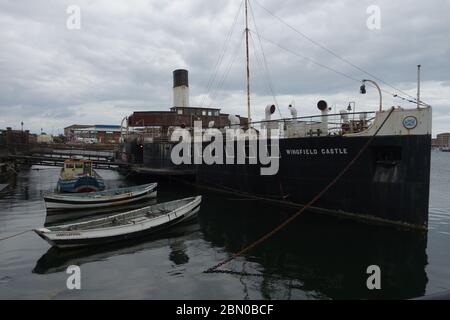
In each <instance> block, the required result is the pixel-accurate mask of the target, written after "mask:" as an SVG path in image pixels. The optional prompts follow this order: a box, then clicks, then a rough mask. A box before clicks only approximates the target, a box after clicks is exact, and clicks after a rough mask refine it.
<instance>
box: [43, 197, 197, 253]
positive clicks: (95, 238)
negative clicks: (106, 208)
mask: <svg viewBox="0 0 450 320" xmlns="http://www.w3.org/2000/svg"><path fill="white" fill-rule="evenodd" d="M201 201H202V197H201V196H197V197H192V198H186V199H181V200H175V201H171V202H165V203H159V204H155V205H152V206H148V207H144V208H141V209H137V210H132V211H128V212H125V213H121V214H116V215H111V216H108V217H106V218H101V219H93V220H89V221H84V222H78V223H72V224H65V225H59V226H53V227H48V228H39V229H35V230H34V231H35V232H36V233H37V234H38V235H39V236H40V237H41V238H43V239H44V240H46V241H47V242H48V243H50V244H51V245H52V246H56V247H60V248H67V247H80V246H89V245H95V244H99V243H108V242H114V241H119V240H125V239H130V238H136V237H140V236H143V235H147V234H149V233H152V232H156V231H159V230H161V229H165V228H168V227H170V226H173V225H176V224H178V223H180V222H183V221H185V220H188V219H189V218H192V217H193V216H195V214H196V213H197V212H198V211H199V210H200V203H201Z"/></svg>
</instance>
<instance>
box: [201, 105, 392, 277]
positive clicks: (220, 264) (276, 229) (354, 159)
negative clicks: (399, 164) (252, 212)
mask: <svg viewBox="0 0 450 320" xmlns="http://www.w3.org/2000/svg"><path fill="white" fill-rule="evenodd" d="M393 112H394V108H393V107H392V108H391V110H390V111H389V114H388V115H387V116H386V118H385V119H384V120H383V122H382V123H381V125H380V127H379V128H378V129H377V130H376V131H375V133H374V134H373V135H372V136H371V137H370V138H369V140H367V142H366V143H365V144H364V146H363V147H362V148H361V149H360V150H359V151H358V153H357V154H356V155H355V157H353V159H352V160H351V161H350V162H349V163H348V164H347V165H346V166H345V168H344V169H342V171H341V172H340V173H339V174H338V175H337V176H336V177H335V178H334V179H333V180H332V181H331V182H330V183H329V184H328V185H327V186H326V187H325V188H324V189H322V191H320V192H319V193H318V194H317V195H316V196H315V197H314V198H313V199H312V200H311V201H309V202H308V203H307V204H306V205H305V206H304V207H303V208H301V209H300V210H299V211H297V212H296V213H295V214H294V215H292V216H291V217H289V218H288V219H286V220H285V221H284V222H283V223H281V224H280V225H278V226H277V227H276V228H274V229H273V230H272V231H270V232H268V233H266V234H265V235H264V236H262V237H261V238H259V239H258V240H256V241H254V242H253V243H251V244H249V245H247V246H246V247H244V248H243V249H241V250H240V251H239V252H237V253H234V254H232V255H231V256H230V257H228V258H226V259H225V260H223V261H221V262H220V263H218V264H216V265H215V266H213V267H211V268H209V269H207V270H205V271H203V272H204V273H228V274H236V271H231V270H217V269H218V268H220V267H221V266H223V265H225V264H227V263H228V262H230V261H232V260H234V259H235V258H237V257H239V256H242V255H243V254H245V253H247V252H248V251H250V250H251V249H253V248H254V247H256V246H257V245H259V244H261V243H263V242H264V241H266V240H267V239H269V238H270V237H272V236H273V235H274V234H276V233H277V232H278V231H280V230H281V229H283V228H284V227H286V226H287V225H288V224H289V223H291V222H292V221H293V220H294V219H295V218H297V217H298V216H299V215H301V214H302V213H303V212H305V211H306V210H307V209H308V208H310V207H311V206H312V205H313V204H314V203H315V202H317V201H318V200H319V199H320V198H321V197H322V196H323V195H324V194H325V193H326V192H327V191H328V190H329V189H330V188H331V187H332V186H334V185H335V184H336V183H337V182H338V181H339V179H341V178H342V176H343V175H344V174H345V173H346V172H347V171H348V170H349V169H350V168H351V167H352V165H353V164H354V163H355V162H356V160H358V159H359V157H360V156H361V155H362V154H363V152H364V151H365V150H366V149H367V148H368V147H369V145H370V144H371V143H372V141H373V139H374V138H375V137H376V135H377V134H378V133H379V132H380V130H381V129H382V128H383V126H384V125H385V124H386V122H387V120H388V119H389V117H390V116H391V114H392V113H393ZM239 274H241V273H239ZM251 275H254V274H251Z"/></svg>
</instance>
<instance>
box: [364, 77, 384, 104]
mask: <svg viewBox="0 0 450 320" xmlns="http://www.w3.org/2000/svg"><path fill="white" fill-rule="evenodd" d="M366 82H369V83H371V84H373V85H374V86H375V88H377V89H378V94H379V95H380V111H382V110H383V97H382V95H381V88H380V86H379V85H378V84H377V83H376V82H375V81H373V80H367V79H364V80H363V81H362V83H363V84H362V86H361V87H360V89H359V90H360V92H361V94H366Z"/></svg>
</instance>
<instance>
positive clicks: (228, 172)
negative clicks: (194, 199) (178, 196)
mask: <svg viewBox="0 0 450 320" xmlns="http://www.w3.org/2000/svg"><path fill="white" fill-rule="evenodd" d="M368 139H370V136H359V137H342V136H332V137H330V136H327V137H301V138H287V139H280V140H279V148H280V161H279V170H278V173H277V174H275V175H272V176H264V175H261V174H260V168H261V166H260V165H249V164H227V165H225V164H223V165H218V164H215V165H206V164H203V165H200V166H198V168H197V176H196V178H197V182H198V183H199V184H200V185H203V186H208V187H213V188H216V189H220V190H224V191H232V192H237V193H247V194H252V195H257V196H260V197H265V198H269V199H282V200H283V201H286V202H292V203H296V204H299V205H304V204H306V203H308V202H309V201H311V200H312V199H313V198H314V197H315V196H316V195H317V194H319V193H320V192H321V191H322V190H323V189H324V188H325V187H326V186H327V185H328V184H329V183H330V182H331V181H332V180H333V179H334V178H335V177H336V176H337V175H338V174H339V173H340V172H341V171H342V170H343V169H344V167H345V166H347V164H348V163H349V162H350V161H351V160H352V159H353V158H354V157H355V156H356V154H357V153H358V152H359V151H360V150H361V149H362V148H363V146H364V144H366V142H367V140H368ZM430 153H431V136H430V135H428V134H424V135H396V136H394V135H392V136H377V137H375V138H374V140H373V141H372V142H371V144H370V146H369V147H368V148H367V149H366V150H365V151H364V152H363V153H362V155H361V156H360V157H359V158H358V160H357V161H356V162H355V163H354V164H353V165H352V166H351V168H350V169H349V170H348V171H347V172H346V173H345V175H344V176H343V177H342V178H341V179H340V180H339V181H338V182H337V183H336V184H335V185H334V186H333V187H332V188H331V189H330V190H328V191H327V193H326V194H324V195H323V196H322V197H321V198H320V199H319V200H318V201H317V202H316V203H314V204H313V207H315V208H319V209H323V210H326V211H330V212H335V213H342V214H346V215H353V216H356V217H363V218H368V219H372V220H378V221H383V222H393V223H398V224H404V225H409V226H413V227H418V228H424V229H425V228H427V224H428V201H429V181H430V156H431V154H430Z"/></svg>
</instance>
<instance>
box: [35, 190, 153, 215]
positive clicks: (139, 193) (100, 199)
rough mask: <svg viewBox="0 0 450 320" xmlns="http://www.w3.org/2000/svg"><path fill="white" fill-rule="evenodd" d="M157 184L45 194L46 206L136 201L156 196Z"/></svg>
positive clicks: (76, 206) (79, 206) (81, 206)
mask: <svg viewBox="0 0 450 320" xmlns="http://www.w3.org/2000/svg"><path fill="white" fill-rule="evenodd" d="M157 186H158V184H157V183H150V184H145V185H140V186H134V187H126V188H118V189H111V190H105V191H100V192H86V193H72V194H57V193H52V194H47V195H45V196H44V201H45V207H46V208H47V209H50V210H55V209H56V210H58V209H59V210H61V209H64V210H67V209H74V210H75V209H89V208H103V207H111V206H118V205H123V204H127V203H132V202H136V201H139V200H142V199H145V198H155V197H156V191H155V189H156V187H157Z"/></svg>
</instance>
